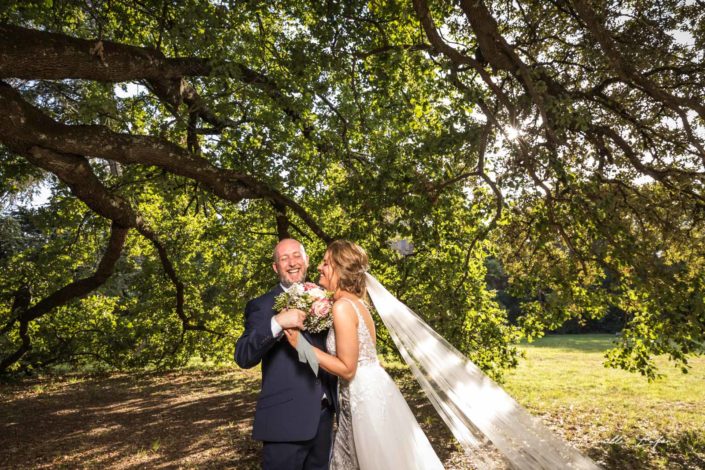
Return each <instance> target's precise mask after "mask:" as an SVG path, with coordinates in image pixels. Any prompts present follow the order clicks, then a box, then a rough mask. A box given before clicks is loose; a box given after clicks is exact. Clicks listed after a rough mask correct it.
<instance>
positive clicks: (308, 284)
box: [304, 282, 318, 291]
mask: <svg viewBox="0 0 705 470" xmlns="http://www.w3.org/2000/svg"><path fill="white" fill-rule="evenodd" d="M317 287H318V284H314V283H313V282H304V291H307V290H311V289H315V288H317Z"/></svg>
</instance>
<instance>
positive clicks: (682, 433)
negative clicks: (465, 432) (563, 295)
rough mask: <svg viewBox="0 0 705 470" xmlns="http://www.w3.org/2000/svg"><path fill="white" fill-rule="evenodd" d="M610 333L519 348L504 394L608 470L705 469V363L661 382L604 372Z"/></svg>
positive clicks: (665, 367) (666, 370)
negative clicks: (519, 355) (517, 362)
mask: <svg viewBox="0 0 705 470" xmlns="http://www.w3.org/2000/svg"><path fill="white" fill-rule="evenodd" d="M613 338H614V337H613V336H612V335H557V336H548V337H545V338H542V339H540V340H538V341H536V342H534V343H532V344H528V345H523V346H522V349H523V350H524V352H525V353H526V359H525V360H523V361H521V363H520V365H519V367H518V368H517V369H516V370H514V371H512V372H510V373H509V374H507V379H506V384H505V388H506V389H507V391H508V392H509V393H510V394H511V395H512V396H514V397H515V398H516V399H517V401H519V403H521V404H522V405H524V406H525V407H526V408H528V409H529V411H531V412H532V413H533V414H534V415H538V416H541V417H542V418H543V419H544V420H545V421H546V422H547V423H549V424H551V425H552V426H553V427H554V429H556V430H557V431H559V432H560V433H561V434H563V435H564V436H565V437H566V438H567V439H568V440H570V441H571V442H573V443H574V444H576V445H577V446H578V447H579V448H581V450H583V451H585V450H587V453H588V455H590V456H591V457H593V458H594V459H595V460H599V461H601V462H602V464H603V465H604V466H605V467H606V468H634V469H648V468H663V469H671V468H693V469H695V468H705V357H699V358H695V359H693V360H691V365H692V368H691V370H690V372H689V373H688V374H682V373H681V372H680V371H679V370H678V369H676V368H674V367H673V365H672V363H669V362H668V361H667V360H665V359H663V360H661V359H659V360H658V363H659V372H661V373H662V374H664V377H663V378H661V379H658V380H656V381H654V382H651V383H650V382H648V381H647V380H646V378H644V377H642V376H641V375H637V374H632V373H629V372H625V371H622V370H617V369H608V368H605V367H604V366H603V365H602V363H603V362H604V352H605V351H606V350H607V349H609V348H610V347H611V342H612V340H613Z"/></svg>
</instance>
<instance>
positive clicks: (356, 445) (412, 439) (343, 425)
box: [326, 299, 443, 470]
mask: <svg viewBox="0 0 705 470" xmlns="http://www.w3.org/2000/svg"><path fill="white" fill-rule="evenodd" d="M342 300H345V301H348V302H350V304H351V305H352V306H353V308H354V309H355V313H356V314H357V318H358V327H357V338H358V342H359V345H360V354H359V357H358V364H357V372H356V374H355V377H354V378H353V379H352V380H350V381H349V382H348V381H345V380H342V379H340V380H339V381H338V383H339V390H340V392H339V393H340V412H339V418H338V419H339V422H338V432H337V433H336V436H335V442H334V444H333V454H332V461H331V467H330V468H331V469H337V470H353V469H356V468H359V469H362V470H370V469H385V470H386V469H397V468H398V469H404V470H411V469H419V470H429V469H443V465H442V464H441V461H440V460H439V458H438V456H436V453H435V452H434V450H433V448H432V447H431V444H430V443H429V441H428V438H426V435H425V434H424V433H423V431H422V430H421V427H420V426H419V424H418V422H417V421H416V418H414V415H413V414H412V412H411V410H410V409H409V405H408V404H407V403H406V400H405V399H404V397H403V396H402V394H401V392H400V391H399V389H398V388H397V386H396V384H395V383H394V381H393V380H392V378H391V377H390V376H389V374H387V372H386V371H385V370H384V369H383V368H382V366H381V365H380V364H379V362H378V361H377V351H376V348H375V341H374V339H373V338H372V335H371V334H370V332H369V330H368V329H367V324H366V323H365V320H364V318H363V316H362V314H361V313H360V310H359V309H358V305H356V303H357V302H355V301H353V300H350V299H342ZM326 347H327V349H328V351H329V352H330V353H331V354H333V355H335V352H336V347H335V331H334V330H333V329H332V328H331V329H330V331H329V333H328V338H327V341H326Z"/></svg>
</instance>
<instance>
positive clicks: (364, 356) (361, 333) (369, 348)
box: [326, 298, 377, 366]
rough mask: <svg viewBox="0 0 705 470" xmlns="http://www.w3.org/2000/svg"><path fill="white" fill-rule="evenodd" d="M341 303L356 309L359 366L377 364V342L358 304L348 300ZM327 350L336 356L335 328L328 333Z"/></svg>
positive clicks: (343, 299) (344, 299) (345, 299)
mask: <svg viewBox="0 0 705 470" xmlns="http://www.w3.org/2000/svg"><path fill="white" fill-rule="evenodd" d="M341 301H347V302H349V303H350V305H352V307H353V309H355V314H356V315H357V341H358V344H359V345H360V354H359V356H358V358H357V364H358V366H361V365H368V364H377V349H376V348H375V342H374V339H373V338H372V335H371V334H370V331H369V330H368V329H367V323H365V319H364V317H363V316H362V314H361V313H360V309H359V308H358V306H357V305H356V304H357V302H355V301H353V300H351V299H347V298H342V299H340V300H338V302H341ZM326 348H327V349H328V352H329V353H330V354H333V355H335V351H336V349H335V330H334V329H333V328H331V329H330V330H329V331H328V337H327V338H326Z"/></svg>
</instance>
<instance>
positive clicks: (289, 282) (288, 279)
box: [279, 269, 308, 289]
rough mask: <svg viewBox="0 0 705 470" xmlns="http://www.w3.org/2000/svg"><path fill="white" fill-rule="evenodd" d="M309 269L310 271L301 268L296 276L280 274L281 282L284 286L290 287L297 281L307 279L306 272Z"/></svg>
mask: <svg viewBox="0 0 705 470" xmlns="http://www.w3.org/2000/svg"><path fill="white" fill-rule="evenodd" d="M307 271H308V270H307V269H301V271H299V274H298V275H297V276H296V277H284V276H280V277H279V282H281V285H282V286H284V287H286V288H287V289H288V288H289V287H291V286H292V285H293V284H295V283H297V282H304V281H305V280H306V272H307ZM286 274H288V273H286Z"/></svg>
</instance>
